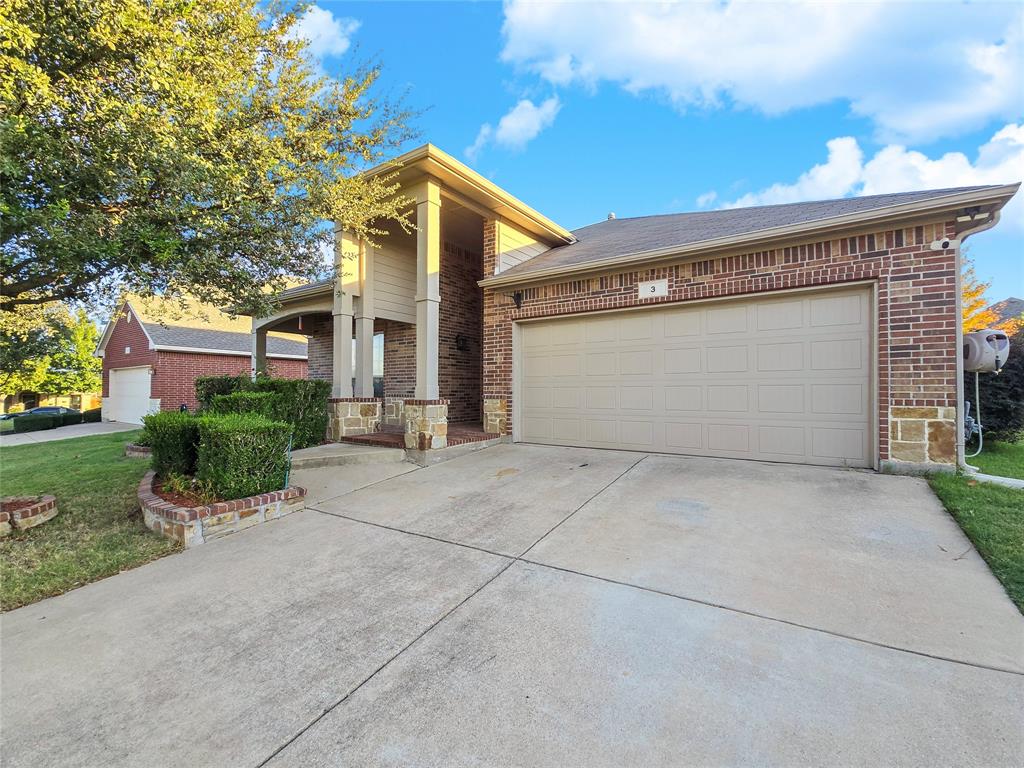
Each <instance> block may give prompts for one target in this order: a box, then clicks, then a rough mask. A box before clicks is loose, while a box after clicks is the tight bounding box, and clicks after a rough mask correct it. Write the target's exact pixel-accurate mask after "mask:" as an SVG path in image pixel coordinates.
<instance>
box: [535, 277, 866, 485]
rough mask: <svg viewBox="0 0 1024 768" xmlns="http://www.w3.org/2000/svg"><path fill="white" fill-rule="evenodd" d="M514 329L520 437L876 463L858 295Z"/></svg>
mask: <svg viewBox="0 0 1024 768" xmlns="http://www.w3.org/2000/svg"><path fill="white" fill-rule="evenodd" d="M563 323H564V324H566V325H567V326H569V325H571V326H572V327H573V330H572V331H570V332H568V333H563V332H562V330H561V329H560V324H563ZM521 332H522V335H521V340H522V342H523V343H522V344H521V345H520V354H521V355H522V357H521V359H520V360H519V361H518V363H517V365H519V366H521V368H520V370H521V371H522V372H523V374H524V378H523V379H521V382H522V386H523V387H524V389H523V398H522V400H523V414H522V419H521V422H520V426H521V429H522V434H521V435H519V434H518V433H517V438H519V439H524V440H534V441H536V442H553V443H557V444H562V445H583V446H588V445H589V446H594V447H605V448H624V449H630V450H650V451H664V452H669V453H683V454H692V455H710V456H732V457H739V458H760V459H766V460H773V461H792V462H800V463H811V464H833V465H852V466H870V465H871V463H872V462H871V458H870V449H871V445H872V439H871V438H872V431H871V429H870V427H869V424H870V419H871V408H870V396H871V386H870V378H869V377H870V355H871V345H870V343H869V333H870V301H869V293H868V291H867V290H865V289H862V288H860V289H855V290H840V291H837V292H835V293H816V294H810V295H807V296H800V297H797V296H794V295H790V296H788V297H785V298H780V297H774V298H773V297H766V298H758V299H754V300H746V301H736V302H729V303H725V304H718V303H715V304H711V303H709V304H706V305H700V304H697V305H690V306H687V307H685V308H683V307H679V306H675V307H664V308H652V309H650V310H634V311H627V312H616V313H608V314H604V315H594V316H590V317H586V316H576V317H574V318H573V319H572V320H570V321H566V320H558V319H554V320H545V321H540V322H533V323H524V324H523V325H522V326H521ZM571 338H575V339H578V342H577V343H576V346H575V348H573V349H572V350H571V351H570V350H569V349H566V348H565V347H562V348H561V349H560V350H559V351H558V354H557V355H556V354H555V353H554V352H552V350H553V349H555V347H554V346H553V345H552V344H551V343H549V342H550V341H552V340H565V339H571ZM544 361H546V362H544Z"/></svg>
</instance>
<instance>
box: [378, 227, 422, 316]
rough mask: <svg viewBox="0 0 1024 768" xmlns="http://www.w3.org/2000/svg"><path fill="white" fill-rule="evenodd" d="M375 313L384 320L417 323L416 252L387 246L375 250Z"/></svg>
mask: <svg viewBox="0 0 1024 768" xmlns="http://www.w3.org/2000/svg"><path fill="white" fill-rule="evenodd" d="M373 289H374V293H373V304H374V314H375V315H376V316H377V317H379V318H381V319H383V320H397V321H398V322H400V323H415V322H416V252H415V251H413V250H408V251H407V250H401V249H398V248H395V247H394V246H390V245H385V246H382V247H378V248H375V249H374V252H373Z"/></svg>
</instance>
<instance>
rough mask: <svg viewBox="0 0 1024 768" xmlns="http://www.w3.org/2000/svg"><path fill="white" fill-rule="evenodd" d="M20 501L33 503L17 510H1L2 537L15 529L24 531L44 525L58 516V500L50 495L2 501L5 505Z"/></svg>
mask: <svg viewBox="0 0 1024 768" xmlns="http://www.w3.org/2000/svg"><path fill="white" fill-rule="evenodd" d="M18 501H24V502H31V503H29V504H26V505H25V506H23V507H18V508H17V509H12V510H8V511H3V510H0V537H2V536H7V535H8V534H9V533H10V532H11V530H12V529H14V528H17V529H18V530H19V531H24V530H26V529H28V528H34V527H35V526H37V525H42V524H43V523H45V522H46V521H47V520H52V519H53V518H54V517H56V516H57V499H56V498H54V497H53V496H51V495H50V494H46V495H45V496H4V497H3V498H2V499H0V502H2V503H3V504H11V503H13V502H18Z"/></svg>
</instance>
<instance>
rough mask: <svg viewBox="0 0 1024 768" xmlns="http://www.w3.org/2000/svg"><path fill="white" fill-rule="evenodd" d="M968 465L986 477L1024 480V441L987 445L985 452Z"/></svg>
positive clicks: (970, 460)
mask: <svg viewBox="0 0 1024 768" xmlns="http://www.w3.org/2000/svg"><path fill="white" fill-rule="evenodd" d="M967 463H968V464H970V465H971V466H974V467H977V468H978V469H980V470H981V471H982V472H984V473H985V474H986V475H999V476H1000V477H1017V478H1020V479H1022V480H1024V441H1021V442H1016V443H998V442H992V443H986V444H985V450H983V451H982V452H981V454H980V455H978V456H975V457H974V458H973V459H967Z"/></svg>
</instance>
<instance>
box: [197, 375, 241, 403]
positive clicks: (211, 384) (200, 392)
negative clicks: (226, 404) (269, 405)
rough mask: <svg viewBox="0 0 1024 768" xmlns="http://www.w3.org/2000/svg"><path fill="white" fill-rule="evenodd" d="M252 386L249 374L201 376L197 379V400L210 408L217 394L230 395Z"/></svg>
mask: <svg viewBox="0 0 1024 768" xmlns="http://www.w3.org/2000/svg"><path fill="white" fill-rule="evenodd" d="M252 388H253V384H252V381H251V380H250V379H249V377H248V376H242V375H238V376H200V377H198V378H197V379H196V400H198V401H199V406H200V407H201V408H209V407H210V406H211V405H213V398H214V397H216V396H217V395H230V394H231V393H232V392H242V391H246V390H251V389H252Z"/></svg>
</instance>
